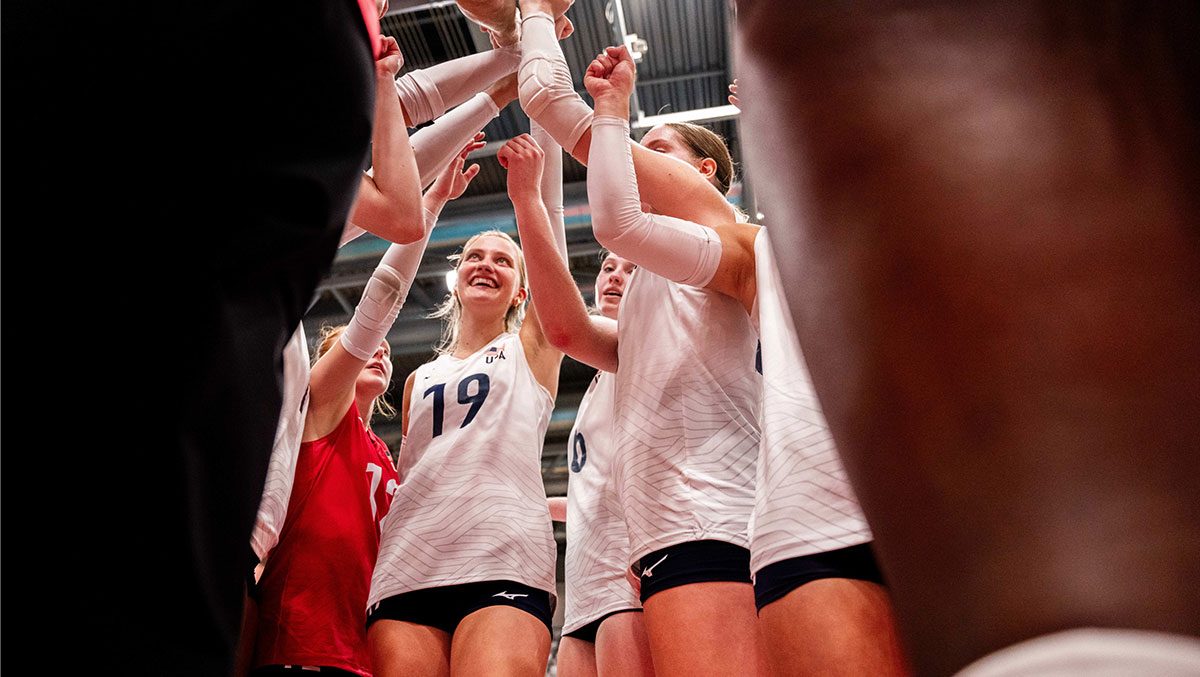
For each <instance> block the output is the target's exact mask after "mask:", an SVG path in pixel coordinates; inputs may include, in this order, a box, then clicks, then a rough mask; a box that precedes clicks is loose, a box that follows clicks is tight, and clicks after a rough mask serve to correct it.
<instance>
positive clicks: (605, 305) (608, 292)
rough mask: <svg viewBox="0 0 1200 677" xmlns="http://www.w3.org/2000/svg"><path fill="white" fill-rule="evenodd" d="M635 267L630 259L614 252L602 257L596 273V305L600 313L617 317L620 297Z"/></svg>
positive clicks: (613, 317)
mask: <svg viewBox="0 0 1200 677" xmlns="http://www.w3.org/2000/svg"><path fill="white" fill-rule="evenodd" d="M636 268H637V266H636V265H635V264H634V263H633V262H632V261H627V260H625V259H623V258H621V257H620V256H617V255H616V254H609V255H607V256H605V257H604V261H603V262H602V263H601V264H600V272H599V274H597V275H596V307H597V308H599V309H600V313H601V314H602V315H604V316H605V317H609V318H612V319H614V320H615V319H617V311H618V310H620V308H621V298H622V297H623V296H624V295H625V285H626V284H627V283H628V282H629V276H630V275H632V274H633V271H634V270H635V269H636Z"/></svg>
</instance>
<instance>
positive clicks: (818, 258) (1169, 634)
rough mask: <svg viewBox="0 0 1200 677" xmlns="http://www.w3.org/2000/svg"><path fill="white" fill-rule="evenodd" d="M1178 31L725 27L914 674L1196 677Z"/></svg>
mask: <svg viewBox="0 0 1200 677" xmlns="http://www.w3.org/2000/svg"><path fill="white" fill-rule="evenodd" d="M1198 15H1200V7H1198V6H1197V5H1195V4H1194V3H1188V2H1167V3H1156V4H1155V5H1154V6H1148V5H1143V4H1140V3H1132V2H1109V3H1103V4H1102V5H1087V6H1085V5H1084V4H1081V3H1070V4H1067V5H1063V4H1060V3H1052V2H1031V1H1021V2H961V3H951V4H947V3H934V2H904V3H889V4H888V5H887V6H886V7H876V6H874V5H872V6H869V7H868V6H862V7H858V6H854V7H850V6H846V7H844V8H843V7H841V6H839V7H838V8H829V7H825V6H824V5H819V4H812V3H774V2H764V1H761V0H756V1H748V0H743V1H741V2H738V23H739V46H740V50H741V58H740V61H739V64H740V68H741V71H740V72H739V80H740V81H739V91H738V92H737V96H738V97H739V98H740V100H741V101H740V103H741V105H742V107H743V109H744V111H745V121H744V122H745V124H746V125H747V127H746V129H747V132H748V133H747V134H746V135H745V136H744V138H745V139H746V143H747V146H748V156H749V163H750V164H749V167H750V171H751V172H753V174H754V178H755V181H756V183H757V184H758V186H759V189H760V191H761V195H762V200H763V210H764V211H765V212H767V218H768V219H769V222H770V223H771V224H772V225H771V240H772V242H773V244H774V245H775V247H776V250H775V251H776V258H777V260H778V262H779V268H780V272H781V274H782V278H783V283H784V289H786V290H787V296H788V301H789V304H790V306H791V310H792V316H793V318H794V321H795V324H796V326H797V330H798V333H799V337H800V340H801V344H802V345H803V348H804V354H805V356H806V358H807V360H808V362H809V366H810V368H811V371H812V377H813V380H814V382H815V385H816V388H817V393H818V395H819V397H820V400H821V405H822V406H823V408H824V412H825V415H826V416H827V418H828V420H829V424H830V427H831V429H832V430H833V433H834V437H835V440H836V442H837V445H838V448H839V449H840V451H841V453H842V455H843V458H844V461H845V465H846V468H847V470H848V472H849V474H850V477H851V480H852V482H853V485H854V489H855V492H856V493H857V494H858V497H859V499H860V500H861V502H862V507H863V509H864V511H865V513H866V515H867V518H868V521H869V522H870V526H871V529H872V530H873V531H874V533H875V537H876V541H875V545H876V548H877V552H878V554H879V556H880V559H881V562H882V564H883V567H884V573H885V575H886V576H887V579H888V582H889V583H890V585H891V590H892V593H893V595H894V601H895V604H896V607H897V609H898V613H899V617H900V621H901V627H902V631H903V633H904V635H905V638H906V640H907V643H908V644H909V647H910V649H911V654H912V657H913V659H914V663H915V667H916V668H917V670H918V672H919V673H920V674H930V675H944V674H951V673H954V672H955V671H958V670H961V669H962V668H964V666H967V665H968V664H970V663H972V662H973V661H977V660H978V659H980V658H981V657H984V656H985V655H987V654H992V653H994V652H997V651H999V650H1001V649H1004V648H1005V647H1010V646H1011V645H1014V644H1018V643H1021V642H1024V641H1026V640H1031V639H1032V638H1037V637H1041V638H1042V639H1040V640H1037V641H1036V642H1031V643H1029V644H1026V645H1022V646H1020V647H1015V648H1011V649H1009V650H1008V651H1007V652H1003V653H1001V654H996V655H993V656H990V657H989V658H988V659H987V660H985V661H982V662H980V663H978V664H977V665H975V666H973V668H972V669H974V670H977V671H978V672H976V673H971V674H987V675H992V674H1010V673H1012V672H1014V671H1028V673H1031V674H1044V672H1040V671H1045V670H1046V669H1047V666H1048V665H1054V666H1057V667H1059V668H1063V667H1066V668H1067V669H1069V670H1076V671H1078V670H1083V669H1086V670H1091V671H1096V670H1100V669H1101V668H1102V667H1104V666H1108V667H1109V669H1115V670H1117V671H1118V672H1121V673H1122V674H1195V672H1196V671H1197V670H1200V667H1198V666H1200V658H1198V654H1200V649H1198V648H1197V645H1198V643H1197V640H1196V638H1195V635H1197V634H1198V633H1200V587H1198V586H1196V585H1195V584H1194V581H1195V580H1196V579H1197V576H1200V499H1198V497H1200V227H1198V226H1197V221H1196V214H1197V212H1198V210H1200V189H1198V186H1200V181H1198V179H1200V159H1198V157H1200V155H1198V152H1197V151H1198V145H1200V144H1198V141H1200V108H1198V105H1197V104H1198V100H1197V95H1198V94H1200V90H1198V89H1197V86H1198V85H1197V83H1200V70H1198V68H1197V64H1198V61H1200V57H1198V55H1200V51H1198V50H1197V49H1196V48H1195V44H1194V40H1195V36H1196V35H1197V34H1200V20H1198ZM1081 628H1102V629H1105V630H1094V631H1087V630H1080V629H1081ZM1063 631H1072V632H1063ZM1054 633H1059V634H1054Z"/></svg>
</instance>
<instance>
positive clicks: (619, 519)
mask: <svg viewBox="0 0 1200 677" xmlns="http://www.w3.org/2000/svg"><path fill="white" fill-rule="evenodd" d="M615 390H616V376H614V375H613V374H610V373H608V372H604V371H602V372H599V373H598V374H596V378H594V379H592V384H591V385H590V386H589V387H588V390H587V393H586V394H585V395H584V396H583V401H582V402H580V403H579V413H578V414H576V416H575V427H574V428H573V429H572V430H571V437H570V438H568V441H567V460H568V467H569V468H570V470H571V475H570V477H569V479H568V484H567V562H566V578H567V581H566V598H567V599H566V609H565V615H564V621H563V632H564V633H569V632H574V631H576V630H578V629H579V628H581V627H583V626H585V625H587V624H588V623H591V622H592V621H595V620H596V619H598V618H600V617H602V616H605V615H606V614H609V613H612V612H614V611H620V610H622V609H640V608H642V602H641V600H640V599H638V594H637V593H636V592H634V590H633V586H631V585H630V584H629V581H628V580H627V579H626V578H625V568H626V567H627V566H628V565H629V559H628V556H627V555H628V552H629V535H628V534H627V533H626V531H625V517H624V515H622V514H621V502H620V500H619V499H618V497H617V491H616V487H614V486H613V483H612V459H613V455H614V453H615V452H616V447H614V446H613V439H612V438H613V435H612V421H613V398H614V395H615Z"/></svg>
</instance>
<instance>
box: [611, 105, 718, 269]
mask: <svg viewBox="0 0 1200 677" xmlns="http://www.w3.org/2000/svg"><path fill="white" fill-rule="evenodd" d="M629 144H630V140H629V122H628V121H627V120H625V119H624V118H618V117H613V116H609V115H600V116H596V119H595V120H594V121H593V122H592V146H591V150H590V152H589V155H588V173H587V188H588V204H589V205H591V209H592V229H593V230H594V231H595V234H596V241H597V242H599V243H600V244H601V245H603V246H605V247H607V248H608V250H609V251H611V252H613V253H614V254H616V255H618V256H621V257H623V258H626V259H629V260H630V261H633V262H634V263H636V264H637V265H639V266H641V267H643V268H646V269H647V270H649V271H651V272H653V273H655V274H657V275H661V276H663V277H665V278H667V279H668V280H674V281H675V282H678V283H680V284H687V285H692V286H695V287H703V286H704V285H706V284H708V283H709V281H710V280H712V277H713V274H714V273H716V272H717V266H718V265H719V264H720V263H721V239H720V238H719V237H718V236H717V232H716V231H715V230H713V229H712V228H709V227H707V226H702V225H700V224H698V223H692V222H691V221H684V220H683V219H677V218H675V217H672V216H663V215H661V214H647V213H646V212H643V211H642V202H641V197H640V196H639V194H638V187H637V174H635V173H634V170H633V152H632V151H631V150H630V148H629Z"/></svg>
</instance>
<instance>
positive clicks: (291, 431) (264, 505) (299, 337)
mask: <svg viewBox="0 0 1200 677" xmlns="http://www.w3.org/2000/svg"><path fill="white" fill-rule="evenodd" d="M310 371H311V369H310V366H309V360H308V340H307V339H306V338H305V336H304V325H300V326H298V327H296V331H295V332H293V333H292V338H291V339H290V340H289V341H288V342H287V345H286V346H284V348H283V406H282V408H281V409H280V411H279V424H278V425H277V426H276V428H275V444H274V445H273V446H272V447H271V461H270V464H269V465H268V466H267V479H266V483H265V484H264V485H263V494H262V500H260V501H259V504H258V517H257V518H256V519H255V521H254V529H253V531H252V532H251V533H250V547H251V548H253V549H254V554H255V555H256V556H258V559H259V561H266V559H267V555H268V554H270V552H271V549H272V548H274V547H275V545H276V544H277V543H279V532H280V530H281V529H283V521H284V520H285V519H287V511H288V502H289V501H290V500H291V497H292V484H293V482H294V481H295V479H296V463H297V461H298V459H299V457H300V442H301V438H303V436H304V418H305V416H307V415H308V377H309V372H310Z"/></svg>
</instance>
